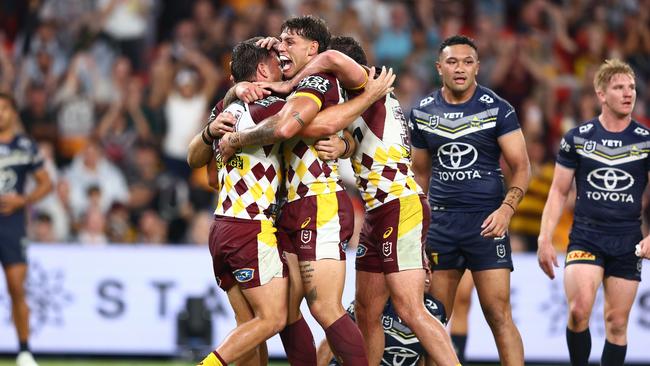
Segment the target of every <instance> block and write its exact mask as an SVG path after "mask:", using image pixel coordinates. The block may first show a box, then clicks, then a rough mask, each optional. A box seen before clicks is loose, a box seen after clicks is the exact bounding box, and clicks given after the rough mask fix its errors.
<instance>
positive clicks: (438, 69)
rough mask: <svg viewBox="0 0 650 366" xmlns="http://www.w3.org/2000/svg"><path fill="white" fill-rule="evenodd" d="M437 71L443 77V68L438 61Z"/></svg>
mask: <svg viewBox="0 0 650 366" xmlns="http://www.w3.org/2000/svg"><path fill="white" fill-rule="evenodd" d="M436 70H437V71H438V75H440V76H442V66H441V65H440V62H438V61H436Z"/></svg>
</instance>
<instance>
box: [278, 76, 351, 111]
mask: <svg viewBox="0 0 650 366" xmlns="http://www.w3.org/2000/svg"><path fill="white" fill-rule="evenodd" d="M297 97H308V98H310V99H311V100H313V101H314V102H316V104H318V109H319V110H321V109H323V108H326V107H328V106H330V105H335V104H338V102H339V91H338V86H337V83H336V79H335V78H334V77H333V76H332V75H329V74H325V73H318V74H313V75H309V76H307V77H305V78H304V79H302V80H300V83H298V86H297V87H296V90H295V91H294V93H293V94H292V95H291V96H290V97H289V98H297Z"/></svg>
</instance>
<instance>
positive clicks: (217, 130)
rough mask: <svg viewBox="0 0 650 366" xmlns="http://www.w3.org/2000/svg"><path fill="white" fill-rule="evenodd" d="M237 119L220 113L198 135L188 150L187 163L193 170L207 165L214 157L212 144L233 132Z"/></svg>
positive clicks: (228, 114) (226, 113) (225, 113)
mask: <svg viewBox="0 0 650 366" xmlns="http://www.w3.org/2000/svg"><path fill="white" fill-rule="evenodd" d="M235 122H236V121H235V117H234V116H233V115H232V114H231V113H228V112H222V113H219V114H218V115H217V116H216V117H215V118H214V119H213V120H211V121H210V122H208V124H207V125H206V126H205V127H204V128H203V129H202V130H201V132H199V133H197V134H196V135H195V136H194V137H193V138H192V140H191V141H190V145H189V147H188V149H187V163H188V164H189V166H190V167H191V168H192V169H197V168H200V167H202V166H204V165H206V164H207V163H208V162H210V160H211V159H212V157H213V156H214V152H213V148H212V144H213V142H214V140H215V139H218V138H220V137H221V136H223V134H224V133H227V132H232V131H233V126H234V125H235Z"/></svg>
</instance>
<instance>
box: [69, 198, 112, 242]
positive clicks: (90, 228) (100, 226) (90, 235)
mask: <svg viewBox="0 0 650 366" xmlns="http://www.w3.org/2000/svg"><path fill="white" fill-rule="evenodd" d="M105 230H106V218H105V216H104V213H103V212H102V211H101V210H100V209H99V208H98V207H92V206H91V207H90V208H89V209H88V210H87V211H86V212H85V213H84V214H83V217H82V221H81V226H80V228H79V235H78V236H77V242H78V243H80V244H83V245H104V244H108V238H107V237H106V233H105Z"/></svg>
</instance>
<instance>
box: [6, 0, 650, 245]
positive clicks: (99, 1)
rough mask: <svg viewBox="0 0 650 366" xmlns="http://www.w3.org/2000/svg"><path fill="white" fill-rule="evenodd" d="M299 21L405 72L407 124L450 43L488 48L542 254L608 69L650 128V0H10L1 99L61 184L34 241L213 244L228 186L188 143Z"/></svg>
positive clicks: (490, 80)
mask: <svg viewBox="0 0 650 366" xmlns="http://www.w3.org/2000/svg"><path fill="white" fill-rule="evenodd" d="M300 14H314V15H317V16H319V17H322V18H323V19H325V20H326V21H327V23H328V25H329V27H330V30H331V32H332V34H334V35H348V36H352V37H354V38H356V39H357V40H359V41H360V42H361V44H362V45H363V47H364V49H365V50H366V51H367V53H368V58H369V64H371V65H373V64H374V65H387V66H391V67H393V69H394V70H395V72H396V74H397V81H396V90H395V93H396V95H397V97H398V98H399V100H400V103H401V105H402V107H403V109H404V113H405V114H406V115H408V114H409V112H410V110H411V108H412V107H413V106H414V105H415V104H416V103H417V102H418V101H419V100H420V99H421V98H422V97H423V96H424V95H425V93H428V92H429V91H431V90H433V89H435V88H437V87H439V86H440V80H439V77H438V74H437V72H436V71H435V61H436V58H437V49H438V45H439V44H440V42H441V40H443V39H445V38H446V37H448V36H450V35H453V34H457V33H463V34H467V35H470V36H472V37H473V38H474V39H475V40H476V43H477V46H478V49H479V50H480V59H481V64H480V67H481V72H480V73H479V76H478V82H479V83H480V84H481V85H484V86H487V87H489V88H491V89H493V90H494V91H495V92H497V93H498V94H499V95H500V96H502V97H503V98H504V99H506V100H507V101H509V102H510V103H511V104H512V105H513V106H514V107H515V109H516V111H517V114H518V116H519V121H520V123H521V126H522V129H523V131H524V135H525V138H526V142H527V145H528V150H529V156H530V159H531V165H532V168H533V183H531V185H530V187H531V188H530V191H529V193H528V194H527V195H526V198H525V199H524V201H523V202H522V204H521V206H520V208H519V211H518V212H517V215H515V217H514V218H513V221H512V224H511V231H512V232H513V234H519V237H520V238H521V240H520V242H519V245H520V248H523V249H528V250H535V249H536V238H537V235H538V232H539V222H540V218H541V214H542V209H543V203H544V202H545V200H546V195H547V193H548V189H549V187H550V183H551V177H552V171H553V169H552V167H553V155H554V153H555V151H557V145H558V143H559V141H560V137H561V136H562V135H563V134H564V133H565V132H566V131H567V130H569V129H570V128H572V127H575V126H576V125H577V124H578V123H580V122H582V121H585V120H588V119H590V118H591V117H593V115H595V114H596V113H597V112H598V107H599V105H598V101H597V99H596V97H595V95H594V93H593V85H592V80H593V75H594V72H595V70H596V69H597V67H598V66H599V65H600V63H601V62H602V60H604V59H606V58H612V57H618V58H621V59H622V60H624V61H626V62H628V63H630V64H631V65H632V67H633V68H634V70H635V72H636V77H637V78H636V81H637V93H638V96H637V102H636V110H635V113H634V118H635V119H636V120H637V121H639V122H641V123H644V124H646V125H648V124H650V119H649V118H648V113H647V110H648V108H649V107H650V91H649V90H648V88H649V87H650V1H649V0H625V1H588V0H582V1H550V0H530V1H513V0H465V1H462V2H457V1H435V0H415V1H408V2H403V1H388V0H356V1H353V0H348V1H324V0H323V1H317V0H313V1H299V0H268V1H263V0H249V1H245V0H240V1H237V0H229V1H228V0H225V1H217V0H214V1H211V0H194V1H172V0H166V1H154V0H95V1H85V0H76V1H75V0H31V1H20V0H6V1H3V2H2V3H1V4H0V91H3V92H9V93H11V94H12V95H14V96H15V98H16V100H17V102H18V106H19V109H20V122H21V124H22V126H23V128H24V130H25V131H26V132H27V133H28V134H30V135H31V136H33V137H34V138H35V139H36V141H38V143H39V144H40V148H41V151H42V153H43V154H44V156H45V159H46V168H47V169H48V171H49V172H50V174H51V176H52V177H53V180H54V183H55V187H56V189H55V190H54V191H53V193H51V194H50V195H49V196H48V197H47V198H46V199H44V200H43V201H41V202H39V203H38V204H36V205H33V206H32V207H31V211H30V215H29V217H30V222H29V227H28V232H29V236H30V238H31V239H32V240H33V241H39V242H71V243H82V244H85V245H93V244H107V243H151V244H167V243H169V244H177V243H197V244H205V243H207V242H208V232H209V226H210V223H211V218H212V211H213V209H214V204H215V200H214V193H213V191H212V190H211V189H210V188H209V186H208V185H207V177H206V174H205V171H204V170H203V169H201V170H196V171H192V170H191V169H190V168H189V166H188V165H187V163H186V161H185V159H186V154H187V146H188V143H189V141H190V139H191V138H192V137H193V136H194V135H195V134H196V133H197V132H198V131H200V129H201V128H202V127H203V126H204V125H205V122H206V121H207V117H208V115H209V112H210V109H211V107H212V106H213V105H214V103H215V101H217V100H219V99H221V98H223V96H224V94H225V92H226V91H227V90H228V88H229V87H230V86H231V83H230V81H229V76H230V71H229V68H228V63H229V61H230V60H229V57H230V55H231V50H232V48H233V47H234V46H235V45H236V44H238V43H239V42H241V41H243V40H245V39H248V38H250V37H253V36H257V35H278V33H279V28H280V24H282V22H283V20H284V19H285V18H286V17H288V16H290V15H300ZM359 208H361V205H359ZM567 216H570V215H567ZM568 226H570V225H565V227H567V229H568ZM564 236H566V235H564ZM513 246H515V242H513Z"/></svg>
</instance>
